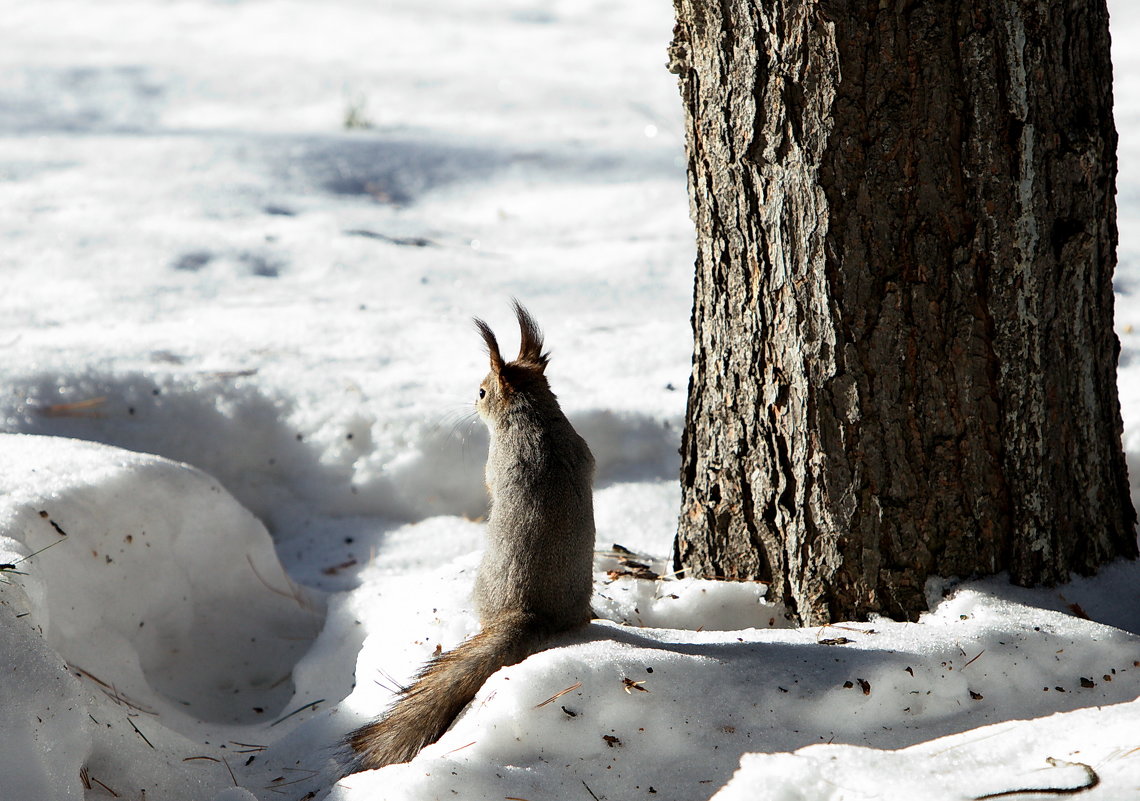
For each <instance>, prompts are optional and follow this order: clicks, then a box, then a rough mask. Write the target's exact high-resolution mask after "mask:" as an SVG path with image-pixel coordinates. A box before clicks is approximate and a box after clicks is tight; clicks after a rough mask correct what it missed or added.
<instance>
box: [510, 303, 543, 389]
mask: <svg viewBox="0 0 1140 801" xmlns="http://www.w3.org/2000/svg"><path fill="white" fill-rule="evenodd" d="M513 303H514V307H515V316H516V317H518V319H519V331H520V332H521V333H522V342H521V344H520V345H519V358H518V361H520V362H523V363H525V364H530V365H533V366H534V367H536V368H537V369H538V371H539V372H540V373H541V372H542V371H544V370H545V369H546V364H547V362H549V361H550V354H547V353H543V352H542V329H541V328H539V327H538V323H536V322H535V321H534V318H533V317H531V316H530V312H528V311H527V310H526V309H525V308H523V305H522V304H521V303H519V302H518V299H515V300H514V301H513Z"/></svg>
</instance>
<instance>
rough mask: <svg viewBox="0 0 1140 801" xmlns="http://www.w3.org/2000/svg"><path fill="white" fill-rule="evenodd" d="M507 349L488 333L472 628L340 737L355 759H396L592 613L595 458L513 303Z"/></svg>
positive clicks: (363, 764) (433, 736)
mask: <svg viewBox="0 0 1140 801" xmlns="http://www.w3.org/2000/svg"><path fill="white" fill-rule="evenodd" d="M515 314H516V316H517V317H518V321H519V328H520V330H521V332H522V345H521V347H520V349H519V355H518V358H517V359H515V360H514V361H512V362H505V361H504V360H503V358H502V356H501V355H500V353H499V345H498V342H497V341H496V340H495V335H494V333H492V332H491V329H490V328H489V327H488V326H487V324H486V323H484V322H483V321H482V320H476V321H475V323H476V326H477V327H478V328H479V331H480V333H482V335H483V339H484V341H485V342H486V343H487V351H488V355H489V356H490V359H491V372H490V373H489V374H488V375H487V377H486V378H485V379H483V383H482V384H481V385H480V388H479V398H478V400H477V401H476V404H475V406H476V409H477V410H478V412H479V414H480V416H481V417H482V418H483V421H484V422H485V423H486V424H487V428H488V429H489V430H490V433H491V448H490V452H489V454H488V457H487V470H486V478H487V487H488V489H489V491H490V493H491V512H490V515H489V517H488V519H487V547H486V551H485V553H484V556H483V561H482V563H481V564H480V566H479V574H478V576H477V577H476V580H475V604H476V606H477V608H478V610H479V622H480V624H481V625H482V629H483V630H482V631H481V632H480V633H479V634H476V635H475V636H474V637H472V638H471V639H469V640H467V641H466V642H464V643H463V644H461V645H460V646H459V647H457V648H455V649H453V650H452V651H449V652H447V653H445V654H443V655H442V656H440V657H438V658H436V659H434V660H432V661H431V662H429V663H428V665H427V666H426V667H425V668H424V670H423V672H422V673H421V674H420V676H419V677H418V678H417V679H416V681H415V682H414V683H413V684H412V685H411V686H410V687H408V688H406V689H404V690H402V691H401V692H400V695H399V697H398V698H397V700H396V703H395V704H394V705H393V707H392V709H391V711H390V712H389V713H388V714H387V715H386V716H385V717H383V718H381V719H379V720H375V721H373V722H372V723H369V724H367V725H365V726H362V727H361V728H360V729H358V730H356V731H355V732H353V733H352V734H350V735H349V737H348V740H347V743H348V745H349V746H350V747H351V748H352V750H353V751H354V752H355V754H356V756H355V758H354V766H355V767H356V768H357V769H367V768H379V767H383V766H384V765H390V764H392V763H395V762H405V761H407V760H409V759H411V758H412V757H414V756H415V755H416V754H417V753H418V752H419V750H420V749H421V748H423V747H424V746H425V745H427V744H429V743H433V742H435V741H436V740H437V739H439V737H440V736H441V735H442V734H443V733H444V731H446V730H447V728H448V726H450V725H451V722H452V720H453V719H454V718H455V716H456V715H458V714H459V712H460V711H461V710H462V709H463V707H464V706H466V705H467V704H468V703H469V702H470V701H471V699H472V698H474V697H475V693H476V692H477V691H478V690H479V687H481V686H482V685H483V682H484V681H486V680H487V678H488V677H489V676H490V675H491V674H492V673H494V672H495V671H497V670H498V669H499V668H501V667H505V666H507V665H513V664H515V663H516V662H520V661H522V660H523V659H525V658H526V657H527V656H529V655H530V654H532V653H534V652H535V651H539V650H541V649H542V648H544V647H545V646H546V643H547V641H548V640H549V639H550V638H551V637H552V636H554V635H557V634H559V633H561V632H564V631H568V630H570V629H573V628H577V627H578V626H582V625H585V624H586V623H588V622H589V620H590V618H591V617H592V614H591V611H590V598H591V595H592V575H593V573H592V571H593V554H594V506H593V489H592V485H593V478H594V457H593V456H592V455H591V454H590V449H589V447H588V446H587V445H586V442H585V440H583V439H582V438H581V437H580V436H578V433H577V432H576V431H575V430H574V428H573V426H571V425H570V421H569V420H567V419H566V416H565V415H564V414H563V413H562V409H561V408H560V407H559V405H558V400H557V399H556V398H555V397H554V393H552V392H551V391H550V385H549V384H548V383H547V381H546V375H545V370H546V363H547V356H546V354H544V353H543V352H542V334H541V332H540V331H539V329H538V326H537V325H536V324H535V322H534V319H533V318H532V317H531V316H530V314H528V313H527V311H526V309H524V308H523V307H522V306H521V305H519V303H518V302H517V301H516V302H515Z"/></svg>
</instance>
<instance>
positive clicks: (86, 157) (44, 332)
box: [0, 0, 1140, 801]
mask: <svg viewBox="0 0 1140 801" xmlns="http://www.w3.org/2000/svg"><path fill="white" fill-rule="evenodd" d="M1110 6H1111V10H1112V12H1113V26H1114V28H1113V33H1114V41H1115V43H1116V49H1115V50H1114V60H1115V64H1116V69H1117V75H1116V98H1117V108H1116V113H1117V119H1118V126H1119V128H1120V135H1121V142H1120V151H1119V152H1120V179H1119V193H1118V197H1119V203H1120V228H1121V245H1120V251H1119V255H1120V267H1119V270H1118V274H1117V279H1116V287H1117V333H1118V335H1119V336H1120V338H1121V343H1122V353H1121V370H1120V392H1121V402H1122V407H1123V412H1124V417H1125V427H1126V430H1125V447H1126V451H1127V453H1128V457H1129V461H1130V464H1131V465H1132V466H1133V468H1134V469H1133V471H1132V475H1133V482H1134V485H1135V483H1136V482H1137V481H1138V480H1140V479H1137V477H1138V476H1140V359H1138V358H1137V356H1138V355H1140V338H1138V337H1140V330H1137V326H1140V303H1138V302H1137V300H1136V294H1135V293H1136V291H1137V289H1138V287H1140V237H1137V236H1136V235H1135V234H1134V232H1135V231H1137V230H1140V172H1138V166H1137V165H1140V57H1138V56H1137V51H1136V48H1134V47H1130V42H1131V41H1132V37H1134V36H1137V35H1138V34H1140V7H1135V6H1134V4H1129V3H1127V2H1125V0H1113V2H1112V3H1110ZM671 26H672V20H671V18H670V9H669V7H668V4H660V3H649V2H646V1H645V0H626V2H616V0H579V2H569V0H548V2H545V3H537V2H534V1H533V0H506V2H503V1H502V0H500V2H496V3H489V2H471V1H470V0H468V2H457V0H430V2H424V0H418V1H417V2H407V1H406V0H404V1H403V2H401V0H390V2H387V3H383V4H376V3H366V2H363V0H327V1H326V2H321V3H317V2H301V1H300V0H228V1H227V2H221V1H217V2H211V1H209V0H174V1H173V2H165V3H156V2H145V1H144V0H104V2H100V3H99V4H98V7H97V9H96V7H95V6H93V5H91V4H89V3H82V2H78V1H77V0H40V2H36V3H24V4H16V5H13V7H12V8H8V9H5V14H4V19H3V21H2V22H0V41H3V43H4V46H3V47H0V205H2V206H3V208H5V209H6V210H7V213H6V214H4V215H0V236H2V237H3V240H4V242H5V247H4V248H3V250H0V275H2V276H3V279H2V281H3V284H2V286H3V291H2V292H0V343H2V345H3V351H4V356H5V358H4V359H3V361H2V362H0V388H2V390H0V431H2V432H5V433H2V434H0V801H8V800H9V799H12V801H17V800H18V801H38V800H39V799H44V800H45V801H47V800H48V799H50V800H51V801H56V799H60V800H66V799H86V800H87V801H91V800H93V799H105V798H114V797H118V798H128V799H140V800H141V799H150V800H151V801H154V800H155V799H174V800H175V801H183V800H185V801H250V799H259V800H260V801H268V799H278V798H285V799H296V800H300V799H306V800H307V799H317V798H327V799H330V801H364V800H365V799H377V798H384V799H389V798H390V799H446V798H454V797H461V798H464V799H472V800H473V801H478V800H479V799H502V798H523V799H530V800H531V801H535V800H536V799H539V798H577V799H589V798H591V797H594V798H597V799H599V801H600V800H601V799H610V800H611V801H613V800H614V799H631V798H643V797H644V798H646V799H649V798H662V799H708V798H714V797H715V798H716V799H718V801H726V800H729V799H743V798H755V797H764V798H771V799H781V800H782V799H801V798H802V799H813V800H815V799H831V798H834V799H838V798H845V799H861V798H872V797H875V798H913V797H922V798H929V799H942V798H945V799H961V798H974V797H977V796H981V795H985V794H987V793H995V792H1002V791H1006V790H1016V789H1028V788H1034V787H1037V788H1044V787H1053V788H1073V787H1078V786H1081V785H1082V784H1086V783H1088V781H1089V774H1088V772H1087V769H1086V768H1085V767H1083V766H1088V767H1089V768H1091V769H1092V770H1094V771H1095V775H1096V777H1097V778H1098V779H1099V783H1098V784H1097V785H1096V786H1095V787H1093V788H1091V789H1089V790H1087V791H1085V792H1083V793H1081V795H1082V797H1087V798H1090V799H1094V798H1103V799H1118V798H1128V797H1133V796H1134V795H1135V794H1136V793H1137V792H1138V788H1140V725H1138V721H1140V701H1138V700H1137V698H1138V696H1140V570H1138V567H1137V565H1136V564H1133V563H1122V564H1113V565H1110V566H1108V567H1107V568H1106V569H1105V570H1104V571H1102V573H1101V574H1100V575H1099V576H1097V577H1095V578H1091V579H1079V580H1076V581H1074V582H1072V583H1071V584H1069V585H1066V586H1064V587H1059V588H1054V589H1040V590H1024V589H1018V588H1014V587H1011V586H1010V585H1008V583H1006V582H1005V581H1004V579H1003V578H1002V577H997V578H994V579H989V580H986V581H980V582H971V583H964V584H959V585H951V584H947V585H945V586H941V587H931V588H930V590H931V596H932V599H933V600H934V601H935V606H934V608H933V610H932V611H931V612H930V613H929V614H927V615H926V616H924V617H923V618H922V620H921V621H919V622H918V623H911V624H902V623H896V622H892V621H889V620H883V619H880V620H873V621H871V622H868V623H850V624H842V625H836V626H830V627H826V628H823V629H810V630H809V629H800V630H797V629H791V628H788V627H787V626H786V623H785V621H784V619H783V615H782V610H780V609H779V608H777V607H775V606H774V605H772V604H769V603H767V602H766V601H765V600H764V588H763V586H762V585H759V584H751V583H711V582H701V581H692V580H674V579H671V578H669V577H668V573H669V571H670V569H671V567H670V565H671V563H670V554H669V549H670V545H671V539H672V534H673V531H674V528H675V522H676V510H677V508H678V505H679V492H678V489H677V487H676V475H677V469H678V456H677V447H678V445H679V437H680V426H681V421H682V418H683V412H684V389H685V386H686V383H687V381H688V372H689V356H690V349H691V334H690V330H689V323H688V320H689V310H690V305H691V291H692V267H691V265H692V260H693V244H692V240H693V234H692V228H691V224H690V222H689V220H688V208H687V198H686V195H685V190H684V181H685V176H684V154H683V151H682V146H683V137H682V133H681V120H680V117H681V109H680V102H679V99H678V97H677V93H676V87H675V82H674V78H673V76H671V75H669V74H668V73H667V72H666V71H665V70H664V62H665V47H666V44H667V43H668V40H669V37H670V31H671ZM346 121H350V122H351V124H352V125H353V126H355V127H352V128H346V127H345V122H346ZM511 296H517V297H519V298H520V299H521V300H522V301H523V302H525V303H526V304H527V305H528V307H529V308H530V310H531V311H532V312H533V313H534V315H535V317H536V318H537V319H538V320H539V322H540V323H542V324H543V326H544V327H545V330H546V332H547V339H548V345H549V347H550V349H551V351H552V353H553V360H552V363H551V367H550V371H549V374H550V377H551V380H552V383H553V385H554V389H555V391H556V392H557V393H558V395H559V397H560V399H561V401H562V403H563V405H564V408H565V409H566V410H567V412H568V413H569V414H570V416H571V419H572V420H573V422H574V423H575V425H576V426H577V428H578V429H579V431H580V432H581V433H582V434H583V436H585V437H586V439H587V440H588V441H589V442H590V444H591V447H592V449H593V451H594V453H595V456H596V458H597V461H598V480H597V485H596V493H595V505H596V515H597V524H598V553H597V558H596V570H597V574H596V582H595V598H594V608H595V610H596V612H597V613H598V614H599V616H600V619H599V620H598V621H597V622H595V623H594V624H592V625H591V626H590V627H589V628H588V629H586V630H585V631H583V632H580V633H578V634H575V635H573V636H567V637H565V638H564V639H563V641H562V642H561V643H560V644H559V647H557V648H554V649H551V650H548V651H545V652H542V653H540V654H537V655H535V656H533V657H531V658H530V659H528V660H526V661H524V662H523V663H521V664H519V665H515V666H513V667H510V668H506V669H504V670H502V671H500V672H499V673H498V674H496V675H495V676H493V677H492V678H491V679H490V680H489V681H488V682H487V683H486V685H485V686H484V687H483V689H482V690H481V691H480V693H479V695H478V697H477V698H476V699H475V701H474V703H473V704H472V705H471V706H470V707H469V709H468V710H467V711H466V712H465V713H464V714H463V715H462V716H461V717H460V718H459V719H458V720H457V721H456V723H455V725H454V726H453V727H452V729H451V730H450V731H449V732H448V733H447V734H446V735H445V736H444V737H443V738H442V739H441V740H440V741H439V742H438V743H437V744H435V745H432V746H430V747H428V748H427V749H425V750H424V752H423V753H422V754H421V755H420V756H419V757H417V758H416V759H415V760H414V761H413V762H411V763H409V764H406V765H396V766H391V767H388V768H385V769H383V770H381V771H373V772H368V773H362V774H357V775H354V776H350V777H345V778H341V777H339V775H338V772H337V771H338V768H337V766H338V751H337V743H338V742H339V740H340V738H341V737H343V735H344V734H345V733H346V732H347V731H349V730H350V729H351V728H353V727H355V726H357V725H359V724H360V723H362V722H364V721H365V720H367V719H369V718H371V717H372V716H374V715H376V714H378V713H380V712H381V711H382V710H383V709H384V708H385V706H386V705H387V704H388V703H389V702H390V700H391V697H392V690H393V688H394V687H396V686H397V685H399V684H400V683H402V682H405V681H407V680H408V678H409V677H410V676H411V675H412V674H413V673H414V672H415V670H416V669H417V668H418V666H419V665H421V664H422V663H423V661H424V660H425V659H426V658H428V657H429V656H430V655H431V654H432V653H433V652H434V651H435V650H436V648H437V647H442V648H450V647H452V646H454V645H455V644H457V643H459V642H460V641H462V640H463V639H464V638H465V637H467V636H468V635H470V634H471V633H472V632H474V631H475V629H476V625H477V621H476V618H475V615H474V613H473V610H472V608H471V603H470V599H469V593H470V589H471V584H472V580H473V574H474V571H475V568H476V566H477V564H478V561H479V555H480V548H481V538H482V536H483V526H482V523H481V516H482V515H483V513H484V511H485V497H484V489H483V486H482V461H483V458H484V455H485V449H486V443H487V436H486V433H485V431H483V430H482V426H481V424H480V423H479V421H478V420H477V419H476V417H475V416H474V414H473V408H472V401H473V396H474V390H475V388H476V387H477V386H478V383H479V381H480V380H481V379H482V377H483V375H484V373H485V371H486V367H487V365H486V357H485V354H484V353H483V352H482V349H481V345H480V342H479V340H478V337H477V335H476V334H475V333H474V331H473V329H472V327H471V325H470V318H471V316H473V315H478V316H481V317H483V318H485V319H487V320H488V321H489V322H490V323H491V325H492V327H493V328H494V329H495V330H496V331H497V332H498V333H499V336H500V339H501V341H502V342H503V343H504V346H505V347H508V348H509V347H510V344H509V343H511V342H512V341H513V337H514V330H513V322H512V319H511V315H510V311H509V299H510V297H511ZM1137 499H1138V500H1140V493H1137ZM615 545H620V546H623V547H624V548H625V549H628V550H629V551H631V552H632V554H627V553H624V552H622V551H619V550H618V549H616V548H615ZM625 558H632V559H634V560H635V561H637V562H640V563H642V564H645V565H647V566H648V567H649V568H650V569H651V570H652V571H654V572H656V573H658V574H661V575H662V576H665V577H666V578H664V579H662V580H652V579H647V578H635V577H633V576H630V575H621V574H622V572H623V571H625V570H626V568H625V567H624V566H623V565H622V564H621V560H622V559H625ZM1050 760H1052V761H1050ZM758 788H763V789H762V790H760V789H758Z"/></svg>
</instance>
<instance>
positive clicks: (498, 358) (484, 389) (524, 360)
mask: <svg viewBox="0 0 1140 801" xmlns="http://www.w3.org/2000/svg"><path fill="white" fill-rule="evenodd" d="M514 308H515V316H516V317H517V318H518V321H519V331H520V332H521V334H522V341H521V344H520V345H519V355H518V357H517V358H516V359H515V360H514V361H511V362H505V361H503V357H502V354H500V353H499V342H498V340H497V339H495V333H494V332H493V331H492V330H491V327H490V326H489V325H487V324H486V323H485V322H483V321H482V320H480V319H479V318H478V317H476V318H475V327H476V328H477V329H478V330H479V333H480V335H482V337H483V341H484V342H485V343H486V344H487V354H488V355H489V356H490V357H491V372H489V373H487V377H486V378H484V379H483V383H482V384H480V385H479V397H478V398H477V399H476V401H475V409H476V410H477V411H478V412H479V414H480V416H482V417H483V419H484V420H487V421H488V422H493V421H497V420H499V419H500V418H501V417H502V415H503V414H505V413H506V411H507V410H508V409H509V408H510V407H511V404H512V403H513V402H515V400H516V399H517V397H518V396H519V395H533V394H534V393H535V392H536V391H537V392H543V391H545V392H547V393H548V392H549V391H550V388H549V385H548V384H547V383H546V375H545V372H546V364H547V362H548V361H549V355H548V354H546V353H543V352H542V330H541V329H539V327H538V323H536V322H535V321H534V318H533V317H531V316H530V312H528V311H527V310H526V309H525V308H523V305H522V304H521V303H519V302H518V301H517V300H516V301H514Z"/></svg>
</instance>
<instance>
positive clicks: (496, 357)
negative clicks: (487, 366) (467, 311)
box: [474, 317, 503, 374]
mask: <svg viewBox="0 0 1140 801" xmlns="http://www.w3.org/2000/svg"><path fill="white" fill-rule="evenodd" d="M474 322H475V328H476V329H477V330H478V331H479V335H480V336H482V337H483V342H485V343H486V344H487V355H488V356H490V357H491V370H492V371H493V372H494V373H496V374H498V373H499V372H501V371H502V369H503V357H502V356H501V355H500V354H499V340H497V339H495V332H494V331H492V330H491V326H489V325H487V324H486V323H485V322H483V321H482V320H480V319H479V318H478V317H476V318H474Z"/></svg>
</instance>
